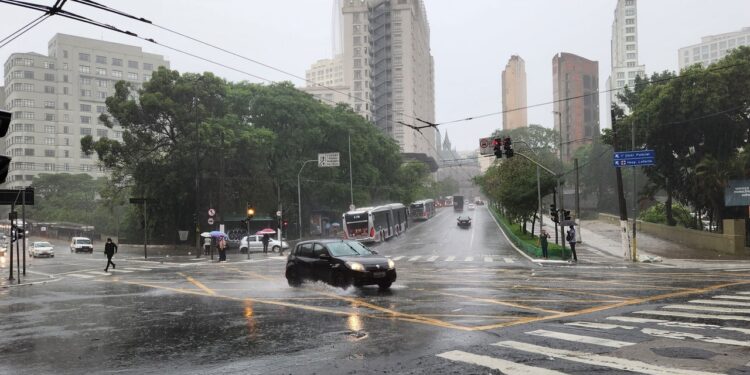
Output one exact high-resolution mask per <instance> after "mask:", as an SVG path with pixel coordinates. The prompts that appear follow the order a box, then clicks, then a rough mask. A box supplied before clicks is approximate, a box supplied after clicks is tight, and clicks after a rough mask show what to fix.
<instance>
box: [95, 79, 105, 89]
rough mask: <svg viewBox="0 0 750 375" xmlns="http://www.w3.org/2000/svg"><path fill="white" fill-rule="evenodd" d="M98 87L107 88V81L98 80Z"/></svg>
mask: <svg viewBox="0 0 750 375" xmlns="http://www.w3.org/2000/svg"><path fill="white" fill-rule="evenodd" d="M96 85H97V86H99V87H103V88H107V80H105V79H97V80H96Z"/></svg>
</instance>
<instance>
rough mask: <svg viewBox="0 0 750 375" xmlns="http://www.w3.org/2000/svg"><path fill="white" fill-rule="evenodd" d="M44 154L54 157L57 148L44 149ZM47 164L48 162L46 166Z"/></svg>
mask: <svg viewBox="0 0 750 375" xmlns="http://www.w3.org/2000/svg"><path fill="white" fill-rule="evenodd" d="M44 156H46V157H48V158H54V157H55V150H44ZM52 165H54V164H52ZM46 166H47V164H45V167H46ZM45 169H46V168H45ZM47 170H48V171H49V170H51V169H47Z"/></svg>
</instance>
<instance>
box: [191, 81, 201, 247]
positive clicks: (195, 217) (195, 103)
mask: <svg viewBox="0 0 750 375" xmlns="http://www.w3.org/2000/svg"><path fill="white" fill-rule="evenodd" d="M202 80H203V76H198V78H197V79H196V80H195V87H194V88H193V93H194V96H193V116H194V119H193V120H194V121H195V210H194V212H193V225H195V252H196V254H198V256H200V253H201V242H200V241H201V240H200V221H199V219H198V206H200V182H199V181H200V178H199V173H200V172H199V169H200V160H199V158H200V157H199V151H200V131H199V130H200V123H199V122H198V82H199V81H202Z"/></svg>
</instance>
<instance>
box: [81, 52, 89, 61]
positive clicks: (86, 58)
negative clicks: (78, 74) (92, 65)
mask: <svg viewBox="0 0 750 375" xmlns="http://www.w3.org/2000/svg"><path fill="white" fill-rule="evenodd" d="M78 60H81V61H91V55H89V54H88V53H79V54H78Z"/></svg>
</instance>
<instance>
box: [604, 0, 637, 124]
mask: <svg viewBox="0 0 750 375" xmlns="http://www.w3.org/2000/svg"><path fill="white" fill-rule="evenodd" d="M637 7H638V4H637V0H617V6H616V7H615V14H614V21H612V40H611V57H612V58H611V70H610V76H609V79H607V84H606V86H605V87H606V89H607V90H608V96H607V99H608V100H607V108H609V107H610V106H611V103H615V104H617V105H618V106H620V107H622V108H623V110H625V112H626V113H628V111H629V108H627V107H625V106H624V105H623V103H622V102H621V101H620V100H619V99H618V98H617V95H618V94H620V93H623V92H624V88H625V86H628V87H629V88H630V89H633V88H634V87H635V77H637V76H641V77H643V76H644V75H645V72H646V66H645V65H640V64H639V63H638V58H639V56H638V8H637ZM606 122H607V124H609V123H610V122H611V119H610V118H609V117H607V120H606Z"/></svg>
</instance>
